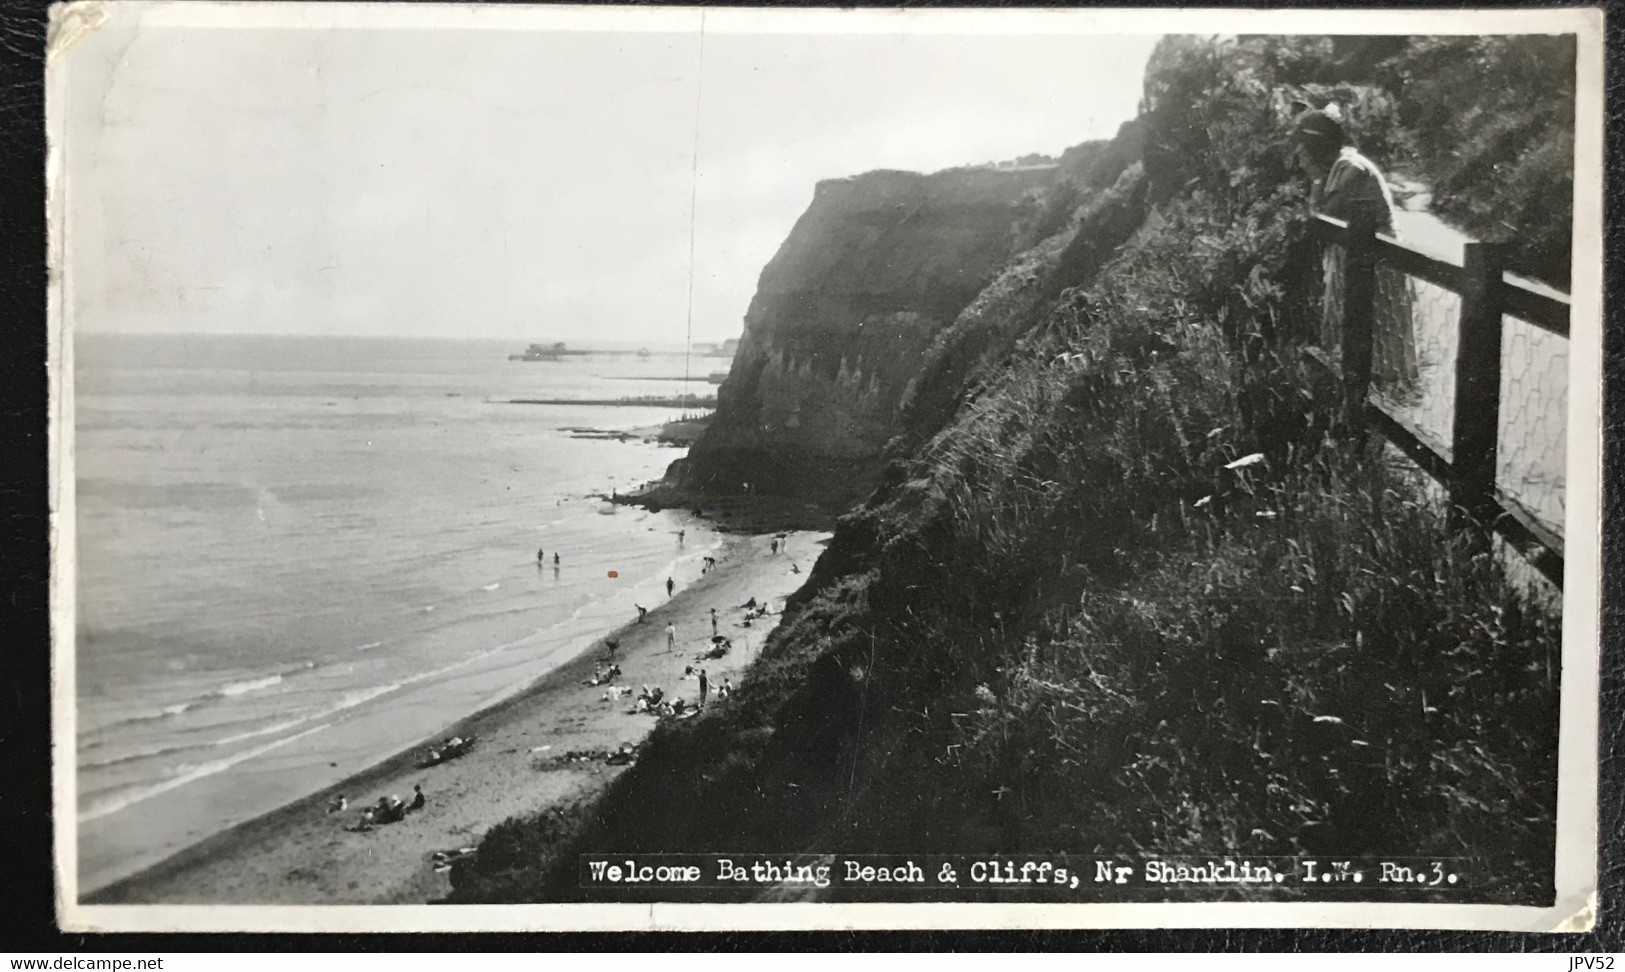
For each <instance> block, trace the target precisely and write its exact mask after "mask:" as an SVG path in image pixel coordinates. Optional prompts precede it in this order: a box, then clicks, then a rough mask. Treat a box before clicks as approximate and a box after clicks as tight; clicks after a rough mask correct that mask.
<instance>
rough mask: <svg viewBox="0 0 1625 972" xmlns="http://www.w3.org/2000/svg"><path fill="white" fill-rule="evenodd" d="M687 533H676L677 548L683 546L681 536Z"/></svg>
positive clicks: (679, 531) (681, 531) (684, 531)
mask: <svg viewBox="0 0 1625 972" xmlns="http://www.w3.org/2000/svg"><path fill="white" fill-rule="evenodd" d="M687 532H688V531H686V530H678V531H677V545H678V546H679V547H681V546H682V545H683V534H685V533H687Z"/></svg>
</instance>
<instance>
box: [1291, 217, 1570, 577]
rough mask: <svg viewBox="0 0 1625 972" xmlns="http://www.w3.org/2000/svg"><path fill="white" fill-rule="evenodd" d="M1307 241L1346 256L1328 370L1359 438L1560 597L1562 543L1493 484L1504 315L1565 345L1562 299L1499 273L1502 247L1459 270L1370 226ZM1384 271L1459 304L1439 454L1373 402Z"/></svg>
mask: <svg viewBox="0 0 1625 972" xmlns="http://www.w3.org/2000/svg"><path fill="white" fill-rule="evenodd" d="M1309 231H1310V235H1311V237H1312V238H1314V239H1316V240H1317V241H1319V242H1320V243H1321V244H1322V245H1326V244H1335V245H1338V246H1341V247H1342V248H1343V250H1344V253H1345V269H1344V274H1343V288H1344V289H1343V294H1342V298H1343V301H1342V303H1343V314H1342V318H1343V319H1342V324H1341V327H1342V332H1341V335H1340V339H1341V345H1342V353H1341V355H1340V360H1338V361H1337V362H1335V363H1333V362H1331V361H1330V359H1325V360H1326V361H1327V363H1328V365H1329V366H1331V367H1332V368H1333V369H1334V370H1335V372H1336V373H1337V374H1338V375H1339V378H1340V380H1341V382H1342V388H1343V403H1344V409H1345V412H1344V414H1345V417H1346V419H1347V420H1348V422H1349V424H1350V425H1351V427H1352V428H1353V429H1354V430H1355V432H1356V434H1364V433H1365V432H1366V431H1372V432H1376V433H1377V434H1379V435H1381V436H1382V437H1383V438H1385V439H1387V440H1388V441H1389V442H1391V443H1393V444H1394V445H1395V446H1396V447H1398V448H1399V450H1400V451H1401V452H1403V453H1404V454H1405V455H1406V456H1408V457H1409V458H1410V459H1411V461H1413V462H1415V463H1416V465H1417V466H1419V467H1421V468H1422V470H1423V471H1425V472H1426V473H1427V474H1428V475H1429V476H1431V477H1432V478H1433V479H1434V480H1436V481H1438V482H1439V483H1441V484H1442V485H1443V486H1444V487H1445V489H1446V490H1447V491H1448V492H1449V495H1450V501H1451V507H1452V511H1451V515H1452V518H1453V521H1454V523H1455V525H1456V526H1457V527H1458V528H1462V529H1482V528H1484V527H1486V526H1487V527H1488V528H1489V529H1492V530H1494V531H1495V533H1497V534H1499V535H1500V536H1501V537H1502V538H1503V539H1505V540H1506V541H1507V542H1508V543H1510V544H1512V545H1513V546H1515V547H1516V548H1517V549H1518V550H1519V551H1521V552H1522V553H1523V555H1524V556H1525V557H1526V558H1527V559H1528V560H1529V562H1530V563H1531V564H1532V565H1533V566H1534V567H1535V568H1536V569H1537V570H1539V571H1540V573H1541V574H1543V575H1544V576H1545V577H1546V578H1547V579H1548V580H1550V581H1551V582H1552V583H1554V584H1556V585H1557V586H1558V587H1559V588H1561V587H1562V586H1563V537H1562V535H1561V534H1559V533H1556V532H1554V531H1553V530H1551V529H1550V528H1548V527H1547V526H1546V525H1545V524H1544V523H1542V522H1541V521H1540V520H1539V519H1538V518H1536V517H1535V516H1534V514H1532V513H1531V512H1529V510H1527V509H1526V508H1525V507H1524V506H1523V505H1522V504H1521V503H1519V502H1518V500H1517V499H1516V498H1514V497H1512V496H1510V495H1508V494H1506V493H1505V492H1503V491H1502V490H1501V489H1500V488H1499V487H1498V485H1497V483H1496V463H1497V458H1498V457H1497V455H1496V450H1497V446H1498V438H1499V433H1500V422H1501V324H1502V318H1503V316H1504V315H1511V316H1512V317H1515V318H1517V319H1519V320H1522V321H1527V322H1529V323H1530V324H1532V325H1534V326H1536V327H1539V328H1542V329H1544V330H1546V331H1549V332H1551V333H1553V334H1557V335H1560V336H1562V337H1564V338H1567V337H1568V335H1569V299H1568V297H1567V296H1564V295H1559V294H1553V293H1545V292H1542V291H1539V290H1535V289H1533V288H1531V287H1529V286H1527V285H1525V284H1523V283H1522V282H1520V281H1518V280H1516V279H1511V278H1508V277H1507V276H1506V274H1505V273H1504V271H1503V255H1504V248H1503V247H1502V245H1500V244H1496V243H1468V244H1467V245H1466V252H1465V258H1464V259H1463V261H1462V265H1461V266H1457V265H1455V264H1454V263H1450V262H1448V261H1445V260H1440V259H1438V258H1436V257H1433V256H1429V255H1428V254H1426V253H1422V252H1421V251H1419V250H1415V249H1412V248H1410V247H1408V246H1406V245H1405V244H1403V243H1401V242H1399V241H1398V240H1396V239H1393V238H1391V237H1389V236H1385V235H1382V234H1380V233H1377V232H1376V230H1375V227H1374V226H1372V225H1369V224H1367V225H1360V224H1353V225H1351V224H1349V223H1345V222H1343V221H1342V220H1338V219H1334V218H1332V217H1330V216H1323V215H1317V216H1315V217H1313V218H1312V219H1311V220H1310V223H1309ZM1379 266H1387V267H1391V268H1393V269H1394V270H1397V271H1399V272H1401V273H1404V274H1406V275H1407V276H1410V277H1415V278H1418V279H1420V280H1426V281H1428V282H1430V283H1432V284H1435V285H1436V286H1439V287H1442V288H1444V289H1446V290H1449V291H1453V292H1454V293H1456V294H1459V295H1460V296H1461V313H1460V317H1459V319H1458V322H1457V329H1458V336H1459V343H1458V345H1457V352H1456V361H1455V377H1456V388H1455V402H1454V415H1453V417H1452V428H1451V430H1450V432H1451V434H1450V451H1449V454H1448V455H1446V454H1444V453H1443V452H1441V451H1439V450H1438V449H1437V448H1435V447H1434V446H1432V445H1430V444H1429V443H1428V441H1427V440H1426V439H1425V438H1424V437H1422V436H1421V435H1419V434H1418V433H1417V430H1416V429H1414V428H1412V427H1411V426H1410V425H1409V424H1408V423H1407V421H1406V420H1405V419H1404V418H1402V417H1401V416H1400V415H1399V414H1398V413H1396V412H1395V411H1394V410H1392V409H1390V408H1389V407H1388V406H1387V405H1385V404H1384V403H1383V402H1382V401H1381V400H1379V399H1375V398H1373V397H1372V394H1371V391H1372V387H1371V370H1372V347H1373V323H1374V320H1375V311H1376V294H1377V276H1376V275H1377V269H1378V267H1379Z"/></svg>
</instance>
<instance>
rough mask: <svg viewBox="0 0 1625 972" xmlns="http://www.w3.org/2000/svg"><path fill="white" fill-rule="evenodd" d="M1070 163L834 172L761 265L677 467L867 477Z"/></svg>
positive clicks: (714, 477)
mask: <svg viewBox="0 0 1625 972" xmlns="http://www.w3.org/2000/svg"><path fill="white" fill-rule="evenodd" d="M1061 171H1062V170H1061V168H1060V167H1058V166H1056V165H1028V166H1020V167H1001V168H995V167H981V168H963V169H951V170H948V171H944V172H938V173H935V174H931V175H921V174H917V173H911V172H895V171H880V172H870V173H867V174H865V175H860V176H855V177H852V178H847V179H834V180H829V181H825V182H822V183H819V185H818V187H817V190H816V192H815V193H814V196H813V202H812V205H811V206H810V207H809V208H808V209H807V211H806V213H804V214H803V215H802V217H801V219H800V220H799V221H797V223H796V225H795V228H794V229H793V230H792V231H791V233H790V235H789V237H788V238H787V239H786V240H785V242H784V244H783V245H782V246H781V247H780V248H779V252H778V254H777V255H776V256H774V258H773V260H772V261H771V262H769V263H768V265H767V267H766V268H765V269H764V270H763V271H762V275H761V279H760V282H759V285H758V288H757V292H756V296H755V298H754V299H753V300H752V301H751V305H750V309H749V311H748V312H747V313H746V315H745V332H744V336H743V338H742V339H741V341H740V345H739V350H738V353H737V354H736V355H735V357H734V362H733V368H732V370H731V372H730V374H729V376H728V379H727V380H726V381H725V382H724V383H723V384H722V387H721V388H720V390H719V392H718V408H717V414H716V417H715V419H714V420H713V421H712V424H711V426H710V427H709V428H708V429H707V430H706V433H705V435H704V436H703V437H702V438H701V439H700V440H699V442H697V443H696V444H695V446H694V447H693V449H692V451H691V452H690V454H689V458H688V459H686V460H683V461H681V462H680V463H679V464H678V466H677V467H675V468H674V469H673V473H674V475H673V477H672V478H674V479H676V480H678V481H679V482H680V483H681V484H682V485H684V486H690V487H696V488H701V489H718V490H735V489H738V488H740V487H741V486H742V485H743V484H744V483H750V484H752V487H753V488H754V489H756V490H758V491H763V492H795V491H797V490H801V489H806V488H817V487H821V486H828V485H836V484H841V483H852V484H853V485H856V483H855V482H854V479H857V480H861V479H862V478H863V475H864V474H865V473H866V472H868V471H869V470H870V469H871V468H872V467H873V465H874V460H875V458H876V457H877V456H878V455H879V454H880V451H881V449H882V448H883V447H884V446H885V444H886V442H887V440H888V439H890V438H891V436H892V435H893V434H895V432H896V431H897V412H898V405H899V402H900V400H901V398H902V396H903V393H904V390H905V389H906V388H907V386H908V383H909V381H910V379H912V378H913V377H915V375H917V374H918V373H919V370H920V367H921V361H922V355H923V354H924V353H925V351H926V349H927V348H928V347H929V346H930V344H931V341H932V339H933V338H934V337H935V336H936V335H937V334H938V333H939V332H940V331H942V329H943V328H945V327H947V326H948V325H949V324H951V323H952V322H953V321H954V319H955V317H956V316H957V315H958V314H959V312H960V311H961V310H962V309H963V308H964V307H965V306H966V305H967V304H969V303H970V302H971V300H972V299H973V298H975V296H976V295H977V293H979V292H980V291H981V290H982V289H983V288H984V287H985V286H986V285H987V283H988V282H989V281H990V280H991V279H993V277H994V276H995V275H996V274H997V273H998V272H999V270H1000V269H1001V268H1002V267H1003V266H1004V265H1005V264H1006V263H1007V262H1008V261H1009V259H1010V258H1011V257H1012V256H1013V255H1014V254H1015V253H1016V252H1017V251H1018V250H1019V249H1020V248H1021V247H1022V246H1023V245H1024V244H1025V243H1027V242H1028V241H1030V239H1031V234H1032V230H1033V227H1034V225H1035V221H1037V220H1039V219H1041V218H1042V216H1043V214H1044V211H1045V206H1046V203H1047V202H1048V201H1049V199H1050V195H1051V193H1052V192H1053V191H1054V189H1055V187H1056V185H1057V183H1058V176H1059V173H1060V172H1061ZM819 480H822V481H823V482H819Z"/></svg>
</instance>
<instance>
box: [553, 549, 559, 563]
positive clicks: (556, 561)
mask: <svg viewBox="0 0 1625 972" xmlns="http://www.w3.org/2000/svg"><path fill="white" fill-rule="evenodd" d="M558 565H559V552H558V551H557V550H555V551H553V566H554V567H557V566H558Z"/></svg>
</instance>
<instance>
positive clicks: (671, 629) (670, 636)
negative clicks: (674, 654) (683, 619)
mask: <svg viewBox="0 0 1625 972" xmlns="http://www.w3.org/2000/svg"><path fill="white" fill-rule="evenodd" d="M666 650H667V651H676V650H677V625H675V624H671V623H668V624H667V625H666Z"/></svg>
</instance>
